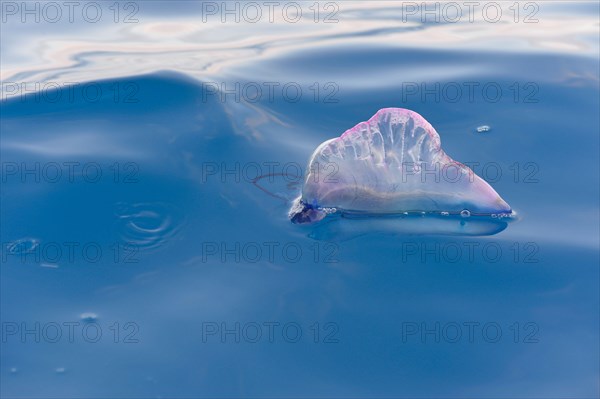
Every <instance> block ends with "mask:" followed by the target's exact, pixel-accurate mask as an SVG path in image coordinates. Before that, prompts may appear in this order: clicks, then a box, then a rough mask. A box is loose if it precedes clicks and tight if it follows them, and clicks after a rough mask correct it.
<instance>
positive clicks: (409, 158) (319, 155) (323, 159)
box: [289, 108, 514, 235]
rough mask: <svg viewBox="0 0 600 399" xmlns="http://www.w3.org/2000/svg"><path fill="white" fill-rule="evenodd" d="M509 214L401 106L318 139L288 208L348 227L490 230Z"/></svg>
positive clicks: (296, 215) (308, 219) (295, 218)
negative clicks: (298, 191) (332, 136)
mask: <svg viewBox="0 0 600 399" xmlns="http://www.w3.org/2000/svg"><path fill="white" fill-rule="evenodd" d="M513 216H514V212H513V211H512V209H511V207H510V206H509V205H508V204H507V203H506V202H505V201H504V200H503V199H502V198H501V197H500V196H499V195H498V193H497V192H496V191H495V190H494V189H493V188H492V187H491V186H490V185H489V184H488V183H487V182H485V181H484V180H483V179H481V178H480V177H479V176H477V175H476V174H475V173H474V172H473V171H472V170H471V169H470V168H468V167H467V166H465V165H463V164H461V163H459V162H456V161H454V160H452V158H450V157H449V156H448V155H447V154H446V153H445V152H444V151H443V150H442V148H441V145H440V137H439V135H438V133H437V132H436V131H435V129H434V128H433V127H432V126H431V125H430V124H429V123H428V122H427V121H426V120H425V119H424V118H423V117H422V116H421V115H419V114H417V113H416V112H413V111H410V110H407V109H402V108H385V109H382V110H380V111H379V112H377V113H376V114H375V115H374V116H373V117H372V118H371V119H369V121H367V122H362V123H359V124H358V125H356V126H355V127H353V128H352V129H350V130H347V131H346V132H345V133H343V134H342V135H341V136H340V137H338V138H335V139H331V140H328V141H326V142H324V143H322V144H321V145H320V146H319V147H318V148H317V149H316V150H315V152H314V153H313V155H312V157H311V159H310V162H309V166H308V173H307V175H306V178H305V180H304V186H303V188H302V194H301V196H300V197H299V198H297V199H296V200H295V201H294V203H293V205H292V208H291V210H290V212H289V217H290V220H291V221H292V222H293V223H297V224H314V223H317V222H320V223H321V224H323V223H325V222H334V221H339V220H340V219H344V222H343V223H348V224H352V225H351V226H350V225H349V226H344V227H346V228H349V229H355V228H357V229H359V230H360V229H363V228H369V227H373V226H376V227H377V228H378V229H379V230H381V229H383V230H386V231H387V230H390V231H395V232H404V233H421V234H427V233H438V234H465V235H488V234H495V233H497V232H499V231H502V230H503V229H504V228H506V224H507V223H506V222H507V220H509V219H510V218H511V217H513ZM330 227H331V226H328V229H330ZM338 229H339V227H338Z"/></svg>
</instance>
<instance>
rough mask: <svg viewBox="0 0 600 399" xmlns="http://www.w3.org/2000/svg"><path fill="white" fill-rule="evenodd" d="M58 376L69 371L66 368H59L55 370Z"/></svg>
mask: <svg viewBox="0 0 600 399" xmlns="http://www.w3.org/2000/svg"><path fill="white" fill-rule="evenodd" d="M54 371H55V372H56V374H64V373H65V371H67V369H65V368H64V367H57V368H56V369H55V370H54Z"/></svg>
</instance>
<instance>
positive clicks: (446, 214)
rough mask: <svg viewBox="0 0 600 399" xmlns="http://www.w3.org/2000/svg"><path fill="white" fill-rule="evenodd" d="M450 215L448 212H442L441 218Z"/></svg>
mask: <svg viewBox="0 0 600 399" xmlns="http://www.w3.org/2000/svg"><path fill="white" fill-rule="evenodd" d="M448 215H450V212H442V216H448Z"/></svg>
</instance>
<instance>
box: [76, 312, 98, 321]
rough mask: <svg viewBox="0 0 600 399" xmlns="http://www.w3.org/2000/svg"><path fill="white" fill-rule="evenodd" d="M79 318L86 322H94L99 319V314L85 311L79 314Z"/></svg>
mask: <svg viewBox="0 0 600 399" xmlns="http://www.w3.org/2000/svg"><path fill="white" fill-rule="evenodd" d="M79 318H80V319H81V320H82V321H83V322H86V323H93V322H95V321H96V320H97V319H98V315H97V314H96V313H92V312H85V313H82V314H81V315H79Z"/></svg>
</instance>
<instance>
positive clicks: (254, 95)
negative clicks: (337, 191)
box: [0, 1, 600, 398]
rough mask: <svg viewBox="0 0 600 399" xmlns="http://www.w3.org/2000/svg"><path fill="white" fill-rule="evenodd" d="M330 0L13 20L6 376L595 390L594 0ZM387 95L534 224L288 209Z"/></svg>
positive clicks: (291, 387) (388, 393)
mask: <svg viewBox="0 0 600 399" xmlns="http://www.w3.org/2000/svg"><path fill="white" fill-rule="evenodd" d="M335 4H336V5H337V6H338V7H339V9H338V11H337V13H336V14H335V18H336V19H338V20H339V21H338V22H337V23H322V19H323V18H325V17H326V16H327V15H328V14H327V12H329V11H331V10H326V9H324V8H322V9H321V12H322V13H321V14H320V17H319V18H320V21H321V22H319V23H315V22H314V20H313V18H312V15H311V14H310V13H309V11H308V10H309V8H308V7H310V6H311V4H308V3H302V7H303V10H305V11H306V15H305V16H304V17H303V18H302V19H301V20H299V21H298V22H297V23H289V22H288V21H286V20H285V18H283V17H282V16H277V17H276V18H275V20H274V22H272V23H271V22H269V21H268V20H264V21H261V22H259V23H245V22H243V21H241V22H240V23H229V22H228V23H221V21H220V18H219V17H220V16H219V15H216V16H211V17H209V18H208V19H207V20H206V22H202V18H203V13H202V10H203V9H202V3H200V2H192V1H186V2H170V3H168V4H167V3H166V2H158V1H153V2H140V3H139V10H138V11H137V13H136V15H135V18H137V19H138V22H137V23H133V24H125V23H115V22H114V21H113V19H112V18H113V17H114V15H113V14H111V12H112V10H110V9H108V8H106V10H105V11H106V13H107V14H105V15H107V16H108V18H107V19H102V21H100V22H98V23H95V24H92V23H88V22H86V21H84V20H81V19H79V20H77V21H75V22H74V23H57V24H53V25H48V24H45V23H40V24H35V23H33V24H23V23H20V19H19V18H18V14H17V17H16V18H12V19H9V20H7V22H6V23H3V24H2V72H1V73H2V75H1V77H2V80H3V83H2V95H3V98H4V101H3V102H2V117H1V120H0V127H1V155H2V179H3V180H2V187H1V190H2V191H1V193H0V194H1V205H2V206H1V210H0V212H1V214H0V216H1V220H2V223H1V231H0V233H1V237H2V266H1V269H0V272H1V277H2V278H1V281H0V288H1V296H2V297H1V299H2V300H1V304H0V310H1V314H2V322H3V326H2V328H3V342H2V354H1V356H0V357H1V365H2V369H1V370H0V376H1V378H2V384H0V386H1V388H0V389H1V390H2V392H1V394H2V396H7V397H27V398H30V397H47V396H51V397H73V398H74V397H77V398H80V397H90V398H91V397H198V396H201V397H217V396H219V397H244V396H250V397H270V396H276V397H305V396H315V397H316V396H318V397H329V396H338V397H348V396H352V397H416V396H419V397H482V396H486V397H595V396H597V395H598V375H599V372H598V371H599V370H598V362H597V360H598V321H599V320H598V314H599V313H600V312H599V309H598V267H597V265H598V260H599V259H598V249H599V242H598V237H599V232H598V225H599V223H598V222H599V218H600V215H599V210H598V197H599V192H598V186H597V182H598V177H599V175H598V173H599V172H598V170H599V168H598V152H597V149H598V146H599V141H598V140H599V139H598V135H597V132H598V131H599V128H600V123H599V120H598V108H599V106H600V104H599V100H598V99H599V96H598V93H599V77H598V66H599V56H598V29H599V26H598V22H597V15H598V5H597V4H592V3H581V4H569V5H566V4H565V3H549V2H548V3H546V2H544V3H536V4H537V5H538V6H539V10H538V11H537V13H536V15H535V18H537V19H538V22H535V23H521V22H522V19H523V18H524V17H525V16H527V15H529V14H528V13H530V12H532V11H533V9H525V8H524V7H523V8H520V12H521V13H520V14H519V22H517V23H515V22H514V14H511V12H513V10H511V9H510V8H509V7H510V6H511V4H509V3H506V4H504V3H502V4H503V7H504V8H503V12H505V14H503V15H506V18H505V19H502V20H501V21H499V22H498V23H490V22H488V21H486V20H485V18H483V17H482V16H481V15H476V16H475V19H474V21H473V22H469V20H468V19H461V20H460V21H459V22H457V23H448V21H440V23H436V22H435V21H433V22H432V21H431V20H426V21H425V22H423V21H422V20H421V18H420V15H419V14H414V15H412V14H411V12H412V11H411V12H408V11H410V9H408V10H407V9H406V8H405V9H402V8H400V7H399V6H398V4H397V3H392V2H369V3H364V4H358V3H356V2H335ZM106 7H108V5H107V6H106ZM121 11H122V13H121V14H119V21H122V18H124V17H125V16H127V15H128V14H127V13H126V11H131V10H126V9H121ZM402 12H404V14H402ZM407 13H408V14H407ZM403 15H404V16H406V21H404V20H403ZM290 16H291V14H290ZM23 82H28V84H29V86H26V87H28V88H31V87H32V86H31V85H33V87H36V86H35V85H36V84H38V85H39V86H37V87H38V88H39V90H41V91H39V92H37V94H36V93H30V94H29V95H27V96H20V94H22V93H23V92H25V90H23V89H22V87H23V86H21V83H23ZM257 87H258V88H260V89H261V90H262V91H257ZM284 87H285V90H284ZM271 89H272V90H271ZM298 89H299V91H298ZM457 89H458V91H457ZM294 90H296V91H294ZM296 92H298V93H300V95H295V93H296ZM498 93H499V94H498ZM385 107H402V108H408V109H412V110H415V111H416V112H418V113H419V114H421V115H423V116H424V117H425V118H426V119H427V120H428V121H430V122H431V123H432V125H434V126H436V129H438V131H439V132H440V135H441V138H442V142H443V143H444V149H445V151H447V152H448V153H449V154H452V156H453V158H455V159H459V160H461V162H463V163H465V164H466V165H468V166H470V167H471V168H472V169H473V170H474V172H475V173H477V174H478V175H480V176H481V177H482V178H484V179H486V180H487V181H488V182H490V184H492V186H493V187H494V189H496V190H497V191H498V192H499V193H502V197H503V198H504V199H506V201H507V202H508V203H510V204H511V206H512V207H514V209H516V210H517V211H518V213H519V217H520V220H519V222H518V223H514V224H511V226H510V228H508V229H506V230H504V231H501V232H499V233H498V234H497V235H495V236H491V237H462V236H447V235H439V236H430V235H424V236H414V235H410V234H405V233H406V232H407V231H403V232H402V234H398V232H397V231H394V232H393V233H394V234H390V231H389V230H390V229H384V230H385V231H381V225H379V226H375V227H377V228H376V229H371V231H370V230H369V229H364V228H363V226H358V227H356V229H355V227H353V226H357V224H360V222H361V221H360V220H352V221H349V222H350V223H342V222H348V220H341V221H335V222H336V223H335V225H331V226H327V227H326V228H325V229H324V230H322V231H317V232H313V231H312V230H310V229H303V228H298V227H299V226H294V225H292V224H291V223H290V222H289V220H288V218H287V212H288V210H289V207H290V201H291V200H292V199H294V198H296V197H297V196H298V194H299V190H300V187H301V185H302V177H303V176H304V175H305V172H306V170H305V169H306V163H307V160H308V157H309V156H310V154H311V153H312V151H313V150H314V148H316V146H317V145H318V144H319V143H321V142H323V141H324V140H326V139H329V138H331V137H337V136H339V135H340V134H341V133H342V132H343V131H344V130H346V129H347V128H348V126H354V125H355V124H356V123H358V122H360V121H363V120H367V119H368V118H369V117H370V116H371V115H373V114H374V113H375V112H376V111H377V110H378V109H381V108H385ZM484 126H489V127H491V129H487V130H486V131H485V132H478V127H479V129H481V128H482V127H484ZM444 217H445V216H444ZM352 222H354V223H352ZM411 222H415V223H416V221H413V220H412V219H411ZM498 223H500V222H498ZM396 226H398V225H397V224H395V223H392V225H391V226H390V228H391V230H395V228H396ZM407 226H408V225H402V227H404V228H406V227H407ZM419 226H420V225H419V224H416V225H415V228H418V227H419ZM407 230H408V232H412V231H413V229H412V228H410V227H408V228H407ZM314 238H316V239H314ZM347 238H351V239H347ZM22 323H25V324H22ZM36 323H39V331H40V332H39V339H38V341H39V342H36V341H35V337H36V336H35V333H31V334H29V333H26V332H25V333H23V331H26V330H34V331H35V329H36V328H37V327H36ZM53 323H55V324H57V325H58V327H59V328H60V332H61V333H62V335H61V336H60V338H58V339H57V338H56V325H55V324H53ZM64 323H67V325H65V324H64ZM68 323H79V324H72V328H73V329H74V330H73V339H69V337H70V335H69V329H68V328H70V327H68V326H69V325H71V324H68ZM223 323H224V324H223ZM236 323H239V334H238V335H237V338H236V334H237V333H236V332H233V333H228V332H227V331H230V332H231V331H237V328H238V327H236V326H237V324H236ZM269 323H271V324H269ZM272 323H276V324H272ZM277 323H278V324H277ZM290 323H292V324H290ZM294 323H295V324H294ZM257 326H259V327H260V332H261V335H260V338H257V335H256V331H257ZM269 326H270V327H269ZM284 326H285V328H284ZM438 326H439V327H438ZM456 326H459V328H460V330H459V331H460V332H461V338H459V339H456V335H452V334H451V332H456ZM469 326H470V327H469ZM484 326H485V329H484ZM269 328H272V329H273V330H272V332H273V336H272V338H270V335H269V334H270V332H269V331H270V330H269ZM469 328H473V334H474V335H473V336H472V338H469V337H470V335H469V334H470V332H469V331H470V330H469ZM498 329H499V330H498ZM492 330H493V331H500V335H499V336H496V335H492ZM98 331H100V332H101V335H99V336H98V335H97V334H96V332H98ZM297 331H300V332H301V335H300V336H299V337H297V334H292V332H297ZM428 331H429V332H428ZM431 331H433V333H430V332H431ZM436 331H437V332H436ZM23 334H24V335H23ZM436 334H437V335H436ZM106 381H110V384H106Z"/></svg>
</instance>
